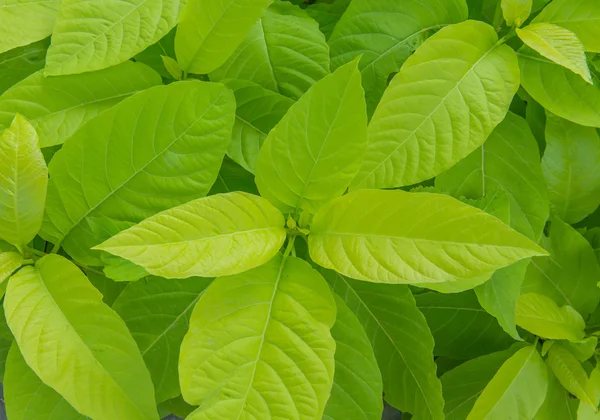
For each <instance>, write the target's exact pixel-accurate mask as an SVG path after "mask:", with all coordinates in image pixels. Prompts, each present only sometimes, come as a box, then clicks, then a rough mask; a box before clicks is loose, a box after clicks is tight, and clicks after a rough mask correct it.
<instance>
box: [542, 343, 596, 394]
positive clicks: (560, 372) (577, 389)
mask: <svg viewBox="0 0 600 420" xmlns="http://www.w3.org/2000/svg"><path fill="white" fill-rule="evenodd" d="M547 362H548V366H550V369H552V372H554V375H555V376H556V378H557V379H558V380H559V381H560V383H561V385H562V386H563V387H564V388H565V389H566V390H567V391H569V392H570V393H571V394H573V395H575V396H576V397H577V398H579V399H580V400H581V401H585V402H586V403H587V404H590V405H592V406H595V405H596V404H594V399H595V397H594V396H593V394H592V392H591V390H590V389H588V386H587V384H588V376H587V373H586V372H585V370H584V369H583V366H581V364H580V363H579V361H578V360H577V358H575V356H573V354H571V352H570V351H569V350H567V349H565V348H564V347H563V346H562V345H561V344H560V343H554V344H553V345H552V347H550V350H548V359H547Z"/></svg>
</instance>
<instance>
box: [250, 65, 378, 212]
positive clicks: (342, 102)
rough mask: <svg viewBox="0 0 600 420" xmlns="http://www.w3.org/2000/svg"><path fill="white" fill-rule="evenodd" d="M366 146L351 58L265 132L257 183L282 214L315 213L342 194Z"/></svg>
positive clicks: (362, 109)
mask: <svg viewBox="0 0 600 420" xmlns="http://www.w3.org/2000/svg"><path fill="white" fill-rule="evenodd" d="M366 147H367V114H366V110H365V102H364V93H363V90H362V87H361V85H360V73H359V71H358V69H357V62H356V61H354V62H352V63H350V64H346V65H345V66H343V67H340V68H339V69H338V70H336V71H335V72H334V73H333V74H331V75H329V76H327V77H325V78H324V79H322V80H320V81H319V82H317V83H316V84H315V85H314V86H313V87H312V88H311V89H310V90H309V91H308V92H307V93H306V94H305V95H304V96H303V97H302V98H301V99H300V100H299V101H298V102H296V103H295V104H294V105H292V106H291V108H290V109H289V110H288V112H287V114H286V115H285V116H284V117H283V119H282V120H281V121H280V122H279V123H278V124H277V125H276V126H275V128H274V129H273V130H272V131H271V132H270V133H269V135H268V137H267V139H266V140H265V143H264V145H263V147H262V148H261V150H260V154H259V156H258V162H257V164H256V185H257V186H258V189H259V191H260V193H261V195H263V196H264V197H266V198H268V199H269V200H270V201H271V202H272V203H273V204H275V206H276V207H278V208H279V209H280V210H281V211H283V212H285V213H292V212H293V213H296V214H300V213H301V212H302V211H303V210H308V211H311V212H314V211H316V210H317V209H318V208H319V207H320V206H321V205H323V204H324V203H325V202H327V201H328V200H329V199H331V198H334V197H336V196H339V195H342V194H343V193H344V191H346V189H347V187H348V184H349V183H350V181H352V178H354V176H355V175H356V172H357V171H358V168H359V167H360V163H361V160H362V156H363V154H364V152H365V149H366Z"/></svg>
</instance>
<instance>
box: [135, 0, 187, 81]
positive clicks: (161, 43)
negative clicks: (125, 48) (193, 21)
mask: <svg viewBox="0 0 600 420" xmlns="http://www.w3.org/2000/svg"><path fill="white" fill-rule="evenodd" d="M184 3H185V2H184V1H182V2H181V3H180V6H183V4H184ZM176 31H177V28H176V27H175V28H173V29H171V30H170V31H169V33H167V34H166V35H165V36H163V37H162V38H161V39H159V40H158V41H157V42H156V43H154V44H152V45H150V46H149V47H148V48H146V49H145V50H144V51H142V52H141V53H139V54H137V55H136V56H134V57H133V59H134V61H137V62H140V63H144V64H145V65H147V66H148V67H150V68H151V69H152V70H154V71H155V72H157V73H158V74H160V75H161V76H162V77H164V78H166V79H172V78H173V76H172V75H171V73H169V71H168V70H167V69H166V68H165V63H164V60H163V58H162V57H163V56H166V57H171V58H173V59H175V32H176Z"/></svg>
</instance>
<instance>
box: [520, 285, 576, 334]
mask: <svg viewBox="0 0 600 420" xmlns="http://www.w3.org/2000/svg"><path fill="white" fill-rule="evenodd" d="M516 314H517V325H518V326H519V327H521V328H524V329H526V330H527V331H529V332H530V333H533V334H535V335H537V336H540V337H543V338H550V339H554V340H581V339H582V338H583V337H584V335H585V332H584V329H585V321H584V320H583V318H582V317H581V315H579V313H578V312H577V311H576V310H575V309H573V308H571V307H570V306H567V305H565V306H561V307H559V306H558V305H557V304H556V302H554V301H553V300H552V299H550V298H549V297H546V296H544V295H538V294H536V293H525V294H523V295H521V296H519V299H518V300H517V311H516Z"/></svg>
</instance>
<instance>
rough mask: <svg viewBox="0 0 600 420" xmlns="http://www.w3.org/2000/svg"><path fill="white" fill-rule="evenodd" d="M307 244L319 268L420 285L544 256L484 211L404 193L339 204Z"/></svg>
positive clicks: (327, 209) (364, 193)
mask: <svg viewBox="0 0 600 420" xmlns="http://www.w3.org/2000/svg"><path fill="white" fill-rule="evenodd" d="M442 227H443V229H442ZM308 243H309V249H310V255H311V258H312V259H313V261H315V262H316V263H317V264H319V265H322V266H323V267H326V268H332V269H335V270H336V271H338V272H340V273H342V274H344V275H347V276H348V277H352V278H356V279H359V280H366V281H372V282H378V283H421V286H423V285H424V284H425V283H443V282H451V281H457V280H458V279H464V278H472V277H476V276H481V275H484V274H491V272H492V271H493V270H496V269H498V268H501V267H503V266H506V265H510V264H512V263H514V262H516V261H518V260H521V259H523V258H526V257H529V256H532V255H545V252H544V251H543V250H542V249H541V248H540V247H538V246H537V245H536V244H534V243H533V242H532V241H530V240H529V239H527V238H525V237H524V236H523V235H521V234H519V233H517V232H515V231H514V230H512V229H511V228H509V227H508V226H507V225H505V224H504V223H502V222H501V221H500V220H498V219H497V218H495V217H492V216H490V215H488V214H487V213H485V212H483V211H481V210H479V209H476V208H474V207H471V206H468V205H466V204H463V203H461V202H460V201H458V200H456V199H454V198H452V197H448V196H446V195H442V194H432V193H425V192H423V193H408V192H404V191H401V190H394V191H391V190H390V191H385V190H360V191H356V192H354V193H351V194H348V195H345V196H343V197H340V198H338V199H335V200H332V201H331V202H330V203H328V204H327V205H325V206H324V207H322V208H321V209H320V210H319V211H318V213H317V214H316V215H315V217H314V219H313V222H312V225H311V234H310V236H309V238H308ZM599 292H600V289H599Z"/></svg>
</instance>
